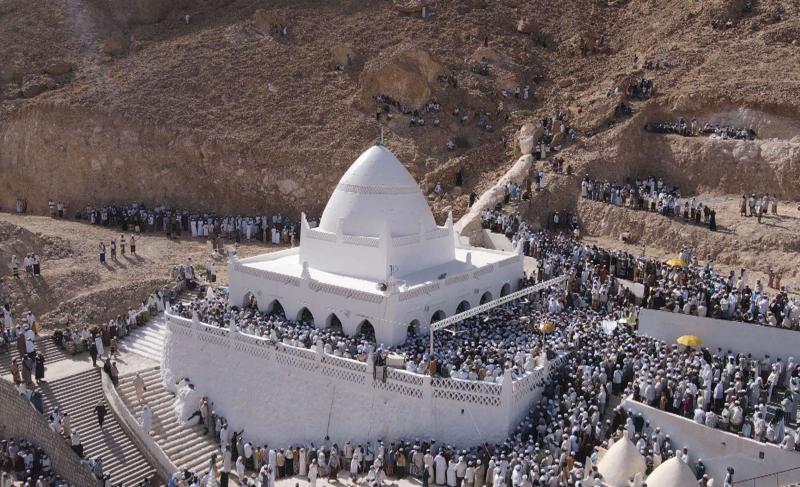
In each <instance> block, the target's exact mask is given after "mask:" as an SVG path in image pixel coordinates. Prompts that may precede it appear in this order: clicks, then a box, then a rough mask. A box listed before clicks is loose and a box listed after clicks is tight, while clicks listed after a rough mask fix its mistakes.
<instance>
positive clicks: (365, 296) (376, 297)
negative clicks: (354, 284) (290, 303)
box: [308, 281, 383, 304]
mask: <svg viewBox="0 0 800 487" xmlns="http://www.w3.org/2000/svg"><path fill="white" fill-rule="evenodd" d="M308 288H309V289H311V290H312V291H314V292H318V293H326V294H334V295H336V296H341V297H343V298H348V299H355V300H358V301H364V302H367V303H375V304H380V303H382V302H383V296H381V295H380V294H372V293H368V292H366V291H356V290H354V289H350V288H347V287H342V286H336V285H334V284H326V283H323V282H319V281H311V282H309V283H308Z"/></svg>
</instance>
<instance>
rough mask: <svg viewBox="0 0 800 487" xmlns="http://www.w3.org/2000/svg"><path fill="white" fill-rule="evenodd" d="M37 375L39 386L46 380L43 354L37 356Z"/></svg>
mask: <svg viewBox="0 0 800 487" xmlns="http://www.w3.org/2000/svg"><path fill="white" fill-rule="evenodd" d="M35 375H36V383H37V384H38V383H40V382H42V381H43V380H44V355H42V354H41V352H39V353H37V354H36V367H35Z"/></svg>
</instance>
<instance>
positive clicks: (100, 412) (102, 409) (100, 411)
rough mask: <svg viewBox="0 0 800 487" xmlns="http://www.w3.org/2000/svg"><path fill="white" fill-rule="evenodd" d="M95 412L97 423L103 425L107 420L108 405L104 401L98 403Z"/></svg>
mask: <svg viewBox="0 0 800 487" xmlns="http://www.w3.org/2000/svg"><path fill="white" fill-rule="evenodd" d="M94 414H96V415H97V423H98V424H99V425H100V427H101V428H102V427H103V422H104V421H105V420H106V415H107V414H108V410H107V409H106V405H105V404H103V402H102V401H101V402H99V403H97V406H95V407H94Z"/></svg>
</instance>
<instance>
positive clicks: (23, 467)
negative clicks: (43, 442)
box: [0, 438, 70, 487]
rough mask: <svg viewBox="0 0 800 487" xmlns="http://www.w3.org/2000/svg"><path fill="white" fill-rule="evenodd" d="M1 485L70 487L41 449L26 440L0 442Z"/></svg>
mask: <svg viewBox="0 0 800 487" xmlns="http://www.w3.org/2000/svg"><path fill="white" fill-rule="evenodd" d="M0 485H2V486H3V487H6V486H9V487H10V486H11V485H20V486H22V487H70V484H69V483H68V482H67V481H65V480H64V479H62V478H61V477H59V476H58V474H57V473H56V472H55V471H54V470H53V466H52V463H51V461H50V458H49V457H48V456H47V454H46V453H45V452H44V451H42V449H41V448H39V447H38V446H36V445H35V444H34V443H33V442H30V441H28V440H26V439H24V438H8V439H7V440H5V439H4V440H1V441H0Z"/></svg>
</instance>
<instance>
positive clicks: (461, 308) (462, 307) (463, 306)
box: [456, 299, 472, 314]
mask: <svg viewBox="0 0 800 487" xmlns="http://www.w3.org/2000/svg"><path fill="white" fill-rule="evenodd" d="M471 307H472V305H470V304H469V301H467V300H466V299H465V300H463V301H461V302H460V303H458V306H457V307H456V314H458V313H463V312H464V311H467V310H468V309H470V308H471Z"/></svg>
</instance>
